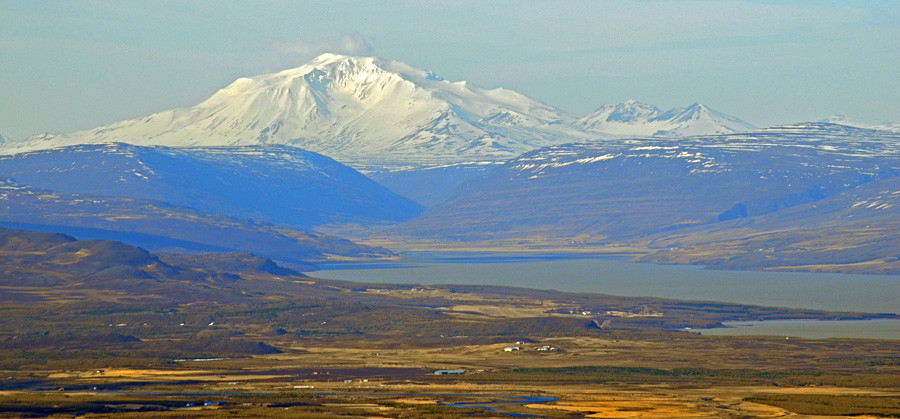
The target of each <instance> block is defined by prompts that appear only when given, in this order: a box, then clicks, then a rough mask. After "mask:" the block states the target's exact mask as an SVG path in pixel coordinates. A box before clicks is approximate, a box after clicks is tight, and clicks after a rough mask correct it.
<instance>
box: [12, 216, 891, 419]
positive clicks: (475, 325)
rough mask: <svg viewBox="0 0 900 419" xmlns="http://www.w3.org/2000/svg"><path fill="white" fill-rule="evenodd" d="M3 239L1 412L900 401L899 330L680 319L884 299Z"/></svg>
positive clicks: (334, 411) (504, 409) (324, 413)
mask: <svg viewBox="0 0 900 419" xmlns="http://www.w3.org/2000/svg"><path fill="white" fill-rule="evenodd" d="M5 237H6V239H5V240H6V241H5V242H0V249H2V250H3V253H2V254H0V269H2V272H0V273H2V276H0V278H3V281H2V284H0V287H2V288H0V290H2V292H0V314H2V315H0V378H2V380H0V417H184V416H190V417H222V416H228V417H334V416H339V417H340V416H344V417H462V416H466V417H498V416H504V415H507V414H521V415H535V416H545V417H660V418H662V417H778V416H785V415H793V416H796V417H833V416H835V415H848V416H856V417H866V416H868V417H879V416H882V417H891V416H894V417H896V416H900V407H898V406H897V401H898V398H900V359H898V356H900V354H898V352H897V342H896V341H878V340H852V339H827V340H805V339H784V338H783V337H709V336H700V335H697V334H693V333H688V332H685V331H684V328H685V327H692V328H697V327H710V326H716V325H720V324H721V323H722V322H724V321H735V320H767V319H789V318H806V319H866V318H873V317H875V318H877V317H884V316H885V315H874V314H867V313H833V312H824V311H817V310H797V309H784V308H772V307H759V306H748V305H740V304H731V303H714V302H689V301H676V300H665V299H656V298H634V297H614V296H609V295H601V294H577V293H564V292H557V291H542V290H531V289H523V288H507V287H486V286H465V285H453V286H411V285H392V284H358V283H351V282H343V281H328V280H319V279H316V278H310V277H307V276H304V275H302V274H299V273H297V272H294V271H291V270H289V269H284V268H280V267H277V266H276V265H274V264H273V263H271V261H266V260H264V259H261V258H256V257H252V256H249V255H240V257H237V256H235V257H234V258H233V260H230V261H229V263H224V262H223V260H224V259H223V258H224V257H223V256H222V255H194V256H191V257H172V256H166V255H154V254H151V253H148V252H146V251H143V250H141V249H137V248H132V247H129V246H125V245H122V244H120V243H113V242H98V241H89V242H80V241H75V240H72V239H70V238H66V237H61V236H58V235H42V234H17V233H9V234H7V235H6V236H5ZM888 317H890V316H888ZM440 370H446V371H447V372H450V373H449V374H445V375H438V374H435V372H436V371H440ZM453 372H462V373H461V374H455V373H453Z"/></svg>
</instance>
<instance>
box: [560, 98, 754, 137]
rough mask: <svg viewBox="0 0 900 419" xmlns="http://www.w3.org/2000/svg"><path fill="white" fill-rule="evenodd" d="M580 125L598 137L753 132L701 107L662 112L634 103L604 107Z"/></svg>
mask: <svg viewBox="0 0 900 419" xmlns="http://www.w3.org/2000/svg"><path fill="white" fill-rule="evenodd" d="M577 125H578V126H579V127H581V128H583V129H585V130H587V131H590V132H595V133H599V134H607V135H620V136H654V137H684V136H691V135H715V134H733V133H737V132H744V131H750V130H753V129H754V127H753V126H752V125H750V124H748V123H746V122H744V121H741V120H740V119H737V118H735V117H733V116H729V115H726V114H724V113H721V112H718V111H715V110H713V109H710V108H708V107H707V106H705V105H702V104H699V103H694V104H693V105H691V106H688V107H687V108H675V109H670V110H668V111H665V112H663V111H661V110H659V109H658V108H657V107H656V106H653V105H647V104H643V103H640V102H637V101H635V100H629V101H627V102H624V103H620V104H618V105H603V106H601V107H600V108H599V109H597V110H596V111H594V112H592V113H590V114H588V115H587V116H585V117H583V118H581V119H579V120H578V122H577Z"/></svg>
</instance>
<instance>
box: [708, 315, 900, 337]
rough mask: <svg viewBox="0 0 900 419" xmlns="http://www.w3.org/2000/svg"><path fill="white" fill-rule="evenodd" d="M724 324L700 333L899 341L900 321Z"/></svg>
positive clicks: (791, 321)
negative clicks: (722, 326)
mask: <svg viewBox="0 0 900 419" xmlns="http://www.w3.org/2000/svg"><path fill="white" fill-rule="evenodd" d="M724 324H725V325H726V326H728V327H724V328H718V329H702V330H700V332H701V334H704V335H710V336H795V337H800V338H807V339H827V338H860V339H894V340H897V339H900V321H898V320H896V319H875V320H845V321H815V320H769V321H764V322H725V323H724Z"/></svg>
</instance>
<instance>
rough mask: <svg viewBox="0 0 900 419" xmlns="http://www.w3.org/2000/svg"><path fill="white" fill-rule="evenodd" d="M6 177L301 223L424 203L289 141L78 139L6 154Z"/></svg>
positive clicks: (405, 210)
mask: <svg viewBox="0 0 900 419" xmlns="http://www.w3.org/2000/svg"><path fill="white" fill-rule="evenodd" d="M0 177H3V178H11V179H14V180H15V181H16V182H17V183H19V184H22V185H27V186H33V187H37V188H43V189H49V190H52V191H58V192H63V193H74V194H92V195H100V196H115V197H127V198H140V199H152V200H157V201H162V202H168V203H171V204H174V205H180V206H185V207H191V208H194V209H197V210H201V211H207V212H212V213H219V214H225V215H230V216H235V217H244V218H252V219H258V220H264V221H268V222H271V223H275V224H281V225H290V226H294V227H301V228H311V227H313V226H317V225H323V224H329V223H337V222H353V223H379V222H396V221H402V220H406V219H409V218H412V217H414V216H415V215H417V214H418V213H419V212H421V210H422V208H421V207H420V206H419V205H418V204H416V203H414V202H412V201H410V200H408V199H406V198H403V197H400V196H398V195H396V194H394V193H393V192H391V191H389V190H388V189H386V188H385V187H383V186H381V185H379V184H377V183H375V182H373V181H372V180H370V179H369V178H367V177H365V176H363V175H362V174H360V173H359V172H357V171H356V170H354V169H352V168H350V167H347V166H345V165H342V164H340V163H338V162H336V161H334V160H332V159H330V158H328V157H325V156H322V155H320V154H316V153H311V152H308V151H304V150H300V149H297V148H293V147H286V146H249V147H207V148H171V147H160V146H156V147H145V146H136V145H130V144H121V143H112V144H89V145H76V146H69V147H63V148H55V149H50V150H39V151H32V152H26V153H20V154H15V155H11V156H0Z"/></svg>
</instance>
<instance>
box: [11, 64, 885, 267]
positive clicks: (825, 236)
mask: <svg viewBox="0 0 900 419" xmlns="http://www.w3.org/2000/svg"><path fill="white" fill-rule="evenodd" d="M830 121H833V122H838V123H840V124H835V123H801V124H794V125H786V126H780V127H772V128H765V129H758V130H757V129H754V128H753V127H752V126H751V125H749V124H747V123H746V122H743V121H741V120H739V119H737V118H734V117H731V116H728V115H725V114H723V113H721V112H717V111H714V110H712V109H710V108H708V107H706V106H704V105H701V104H698V103H695V104H693V105H691V106H688V107H686V108H676V109H671V110H668V111H662V110H660V109H658V108H657V107H655V106H653V105H648V104H642V103H639V102H636V101H628V102H625V103H622V104H618V105H604V106H602V107H600V108H599V109H597V110H596V111H595V112H592V113H590V114H589V115H586V116H584V117H581V118H578V117H575V116H572V115H568V114H566V113H565V112H562V111H560V110H559V109H556V108H554V107H552V106H549V105H546V104H543V103H540V102H538V101H535V100H533V99H530V98H528V97H526V96H524V95H521V94H519V93H516V92H513V91H510V90H506V89H493V90H489V89H482V88H479V87H477V86H474V85H472V84H470V83H467V82H451V81H447V80H444V79H442V78H441V77H439V76H437V75H435V74H433V73H431V72H428V71H426V70H422V69H418V68H415V67H412V66H409V65H407V64H403V63H399V62H393V61H384V60H380V59H377V58H372V57H350V56H343V55H335V54H324V55H322V56H319V57H317V58H315V59H313V60H312V61H310V62H309V63H307V64H305V65H302V66H300V67H297V68H294V69H290V70H285V71H282V72H279V73H274V74H266V75H260V76H254V77H249V78H241V79H238V80H236V81H235V82H234V83H232V84H230V85H229V86H227V87H225V88H224V89H222V90H220V91H218V92H217V93H215V94H214V95H213V96H212V97H210V98H209V99H207V100H206V101H204V102H202V103H200V104H198V105H196V106H193V107H188V108H181V109H174V110H169V111H163V112H159V113H156V114H152V115H149V116H146V117H142V118H136V119H131V120H126V121H121V122H116V123H113V124H109V125H106V126H102V127H98V128H95V129H91V130H86V131H80V132H76V133H72V134H42V135H37V136H34V137H31V138H28V139H25V140H23V141H10V140H8V139H4V138H2V137H0V154H3V155H0V179H7V180H6V181H4V183H2V184H0V224H2V223H6V224H7V225H15V226H23V225H28V226H31V228H36V229H45V230H50V229H52V228H65V229H67V230H62V231H67V232H76V231H80V232H82V233H84V234H87V235H94V237H98V238H112V239H119V240H123V241H126V242H128V243H130V244H140V245H145V246H148V247H151V248H183V249H186V250H194V251H196V250H241V251H254V252H258V253H259V254H262V255H265V256H267V257H275V258H280V259H281V260H291V261H297V260H311V259H314V260H321V259H324V258H329V257H332V258H335V257H338V258H345V257H385V256H391V255H392V254H391V253H390V252H389V251H387V250H385V249H379V248H370V247H366V246H359V245H356V244H354V243H351V242H349V241H346V240H342V239H339V238H337V237H332V236H328V235H321V234H317V233H312V231H350V232H353V234H360V235H365V234H366V232H371V231H372V230H373V227H376V226H378V227H382V226H386V225H388V226H390V225H395V224H398V223H400V225H399V226H393V227H388V228H391V229H393V230H391V232H390V233H389V234H392V235H393V236H394V237H398V238H401V239H403V240H406V239H409V238H412V239H416V240H418V239H423V240H431V241H432V242H433V241H435V240H437V241H451V242H458V243H463V244H472V243H479V244H482V245H483V244H486V243H488V244H489V243H499V242H503V243H504V244H510V243H512V244H515V245H516V246H526V247H528V246H531V247H540V246H551V247H571V246H582V245H584V246H630V247H634V248H641V249H644V250H645V251H646V252H649V253H648V254H647V255H646V256H645V258H646V259H645V260H652V261H657V262H678V263H703V264H707V265H712V266H720V267H733V268H754V269H756V268H770V267H788V268H790V267H795V268H796V267H800V266H802V265H803V264H805V263H806V264H816V265H817V266H819V265H822V262H824V261H830V262H831V263H832V264H835V266H836V267H832V268H828V269H831V270H841V269H850V270H856V271H867V272H900V259H898V258H900V253H898V251H897V250H896V249H898V248H900V235H898V233H896V232H897V231H900V225H898V222H897V221H896V220H898V219H900V213H897V212H896V211H897V208H900V202H895V201H896V200H897V199H900V198H897V197H898V196H900V192H898V190H897V187H898V185H897V179H900V128H898V127H897V126H895V125H890V124H881V125H870V126H869V127H871V128H875V129H865V128H854V127H853V126H865V124H861V123H857V122H854V121H850V120H847V119H843V118H837V117H835V118H832V119H830ZM307 150H309V151H307ZM319 153H321V154H319ZM326 156H327V157H326ZM350 166H353V167H350ZM358 170H359V171H358ZM363 173H365V175H364V174H363ZM373 179H374V180H373ZM376 182H377V183H376ZM895 198H897V199H895ZM422 204H424V205H426V206H428V207H429V208H428V209H427V210H425V209H424V207H423V205H422ZM423 210H424V212H423ZM861 220H865V222H862V221H861ZM790 223H795V224H790ZM873 226H874V227H873ZM835 232H840V233H839V234H840V237H837V236H836V234H837V233H835ZM154 246H156V247H154ZM771 249H774V250H772V252H769V250H771ZM860 264H864V265H860ZM838 265H840V266H838ZM810 269H812V268H810Z"/></svg>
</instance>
